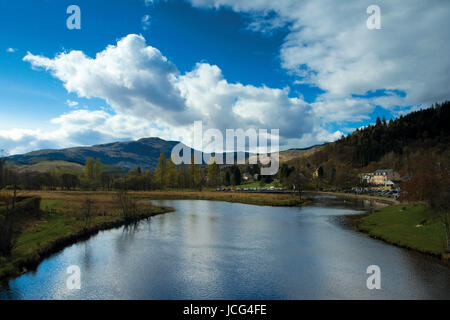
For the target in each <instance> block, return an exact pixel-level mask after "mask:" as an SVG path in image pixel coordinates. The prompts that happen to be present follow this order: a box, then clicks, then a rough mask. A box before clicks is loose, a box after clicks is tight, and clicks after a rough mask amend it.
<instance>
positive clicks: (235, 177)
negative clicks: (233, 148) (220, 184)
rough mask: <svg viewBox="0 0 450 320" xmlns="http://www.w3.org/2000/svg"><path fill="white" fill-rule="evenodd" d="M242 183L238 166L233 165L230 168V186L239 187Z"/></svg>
mask: <svg viewBox="0 0 450 320" xmlns="http://www.w3.org/2000/svg"><path fill="white" fill-rule="evenodd" d="M241 182H242V175H241V170H240V169H239V167H238V166H236V165H234V166H232V167H231V184H232V185H234V186H238V185H240V184H241Z"/></svg>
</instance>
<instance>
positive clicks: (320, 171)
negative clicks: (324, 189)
mask: <svg viewBox="0 0 450 320" xmlns="http://www.w3.org/2000/svg"><path fill="white" fill-rule="evenodd" d="M322 176H323V168H322V167H318V168H317V169H316V170H315V171H314V172H313V178H314V179H317V178H319V177H322Z"/></svg>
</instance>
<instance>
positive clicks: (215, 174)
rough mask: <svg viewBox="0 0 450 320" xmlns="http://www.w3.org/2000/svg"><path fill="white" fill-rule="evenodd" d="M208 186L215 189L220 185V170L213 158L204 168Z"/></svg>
mask: <svg viewBox="0 0 450 320" xmlns="http://www.w3.org/2000/svg"><path fill="white" fill-rule="evenodd" d="M206 171H207V177H208V185H209V186H210V187H217V186H218V185H219V184H220V168H219V165H218V164H217V163H216V161H215V159H214V158H211V159H210V161H209V164H208V167H207V168H206Z"/></svg>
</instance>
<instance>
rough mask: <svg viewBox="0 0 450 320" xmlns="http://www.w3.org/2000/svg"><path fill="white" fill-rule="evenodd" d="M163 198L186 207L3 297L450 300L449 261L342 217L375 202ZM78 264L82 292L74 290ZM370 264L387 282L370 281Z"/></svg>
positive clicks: (50, 263)
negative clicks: (381, 237) (71, 282)
mask: <svg viewBox="0 0 450 320" xmlns="http://www.w3.org/2000/svg"><path fill="white" fill-rule="evenodd" d="M155 203H156V204H160V205H164V206H171V207H174V208H175V209H176V210H175V212H171V213H167V214H163V215H159V216H155V217H152V218H151V219H149V220H144V221H141V222H139V223H138V224H137V225H135V226H127V227H121V228H116V229H113V230H107V231H103V232H100V233H99V234H97V235H95V236H93V237H91V238H90V239H88V240H86V241H82V242H79V243H76V244H74V245H72V246H69V247H67V248H65V249H64V250H62V251H60V252H59V253H56V254H54V255H52V256H51V257H49V258H47V259H46V260H44V261H43V262H42V263H41V264H40V265H39V266H38V268H37V270H35V271H30V272H28V273H26V274H24V275H22V276H20V277H18V278H16V279H13V280H10V281H9V283H8V285H7V287H6V288H4V289H3V290H2V291H0V299H450V267H449V266H447V265H445V264H443V263H442V262H441V261H439V260H438V259H436V258H432V257H428V256H425V255H422V254H418V253H415V252H411V251H408V250H405V249H401V248H397V247H394V246H391V245H388V244H385V243H383V242H381V241H378V240H375V239H372V238H370V237H368V236H367V235H365V234H361V233H358V232H356V231H353V230H350V229H348V228H346V227H345V226H343V225H342V224H341V223H340V222H339V220H340V219H339V217H342V216H343V215H348V214H359V213H361V212H363V210H368V209H369V208H370V207H371V205H372V204H371V203H369V202H367V201H364V202H362V201H349V200H343V199H337V198H333V197H317V198H316V202H315V203H314V204H313V205H310V206H307V207H289V208H287V207H264V206H254V205H246V204H238V203H228V202H218V201H203V200H170V201H155ZM71 265H76V266H78V267H79V268H80V271H81V274H80V276H81V277H80V281H81V289H80V290H69V289H68V288H67V285H66V280H67V278H68V277H69V275H68V274H67V268H68V267H69V266H71ZM370 265H377V266H379V267H380V271H381V289H380V290H377V289H373V290H369V289H368V288H367V285H366V281H367V278H368V277H369V276H370V275H369V274H367V273H366V270H367V267H368V266H370Z"/></svg>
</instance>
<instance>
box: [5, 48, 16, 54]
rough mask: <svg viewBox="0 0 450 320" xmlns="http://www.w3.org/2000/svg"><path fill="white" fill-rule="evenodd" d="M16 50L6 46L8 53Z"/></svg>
mask: <svg viewBox="0 0 450 320" xmlns="http://www.w3.org/2000/svg"><path fill="white" fill-rule="evenodd" d="M16 51H17V49H15V48H7V49H6V52H8V53H14V52H16Z"/></svg>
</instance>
